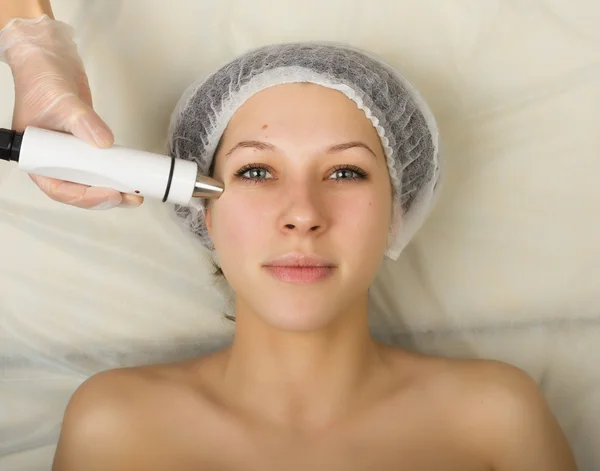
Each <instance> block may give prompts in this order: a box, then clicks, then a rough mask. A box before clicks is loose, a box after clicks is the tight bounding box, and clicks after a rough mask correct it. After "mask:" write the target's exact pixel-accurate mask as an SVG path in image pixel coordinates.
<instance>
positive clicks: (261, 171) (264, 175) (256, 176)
mask: <svg viewBox="0 0 600 471" xmlns="http://www.w3.org/2000/svg"><path fill="white" fill-rule="evenodd" d="M235 176H236V177H238V178H241V179H242V180H252V181H257V180H266V179H268V178H272V177H273V176H272V175H271V173H270V172H269V170H268V169H267V168H265V167H257V166H252V165H245V166H244V167H242V168H241V169H239V170H238V171H237V172H236V174H235Z"/></svg>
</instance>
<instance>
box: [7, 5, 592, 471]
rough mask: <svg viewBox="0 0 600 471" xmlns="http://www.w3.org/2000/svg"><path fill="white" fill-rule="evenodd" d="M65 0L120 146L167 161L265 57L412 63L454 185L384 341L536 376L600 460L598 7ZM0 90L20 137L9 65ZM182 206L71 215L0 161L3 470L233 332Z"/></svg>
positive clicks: (387, 295)
mask: <svg viewBox="0 0 600 471" xmlns="http://www.w3.org/2000/svg"><path fill="white" fill-rule="evenodd" d="M53 3H54V5H55V9H56V12H57V15H58V16H59V17H60V18H62V19H67V20H68V21H72V22H73V24H75V25H76V26H77V28H78V32H79V35H78V38H79V41H80V43H81V46H82V54H83V56H84V60H85V63H86V66H87V68H88V71H89V76H90V80H91V83H92V89H93V92H94V98H95V102H96V108H97V110H98V111H99V113H100V114H101V115H102V116H103V117H104V118H105V119H106V121H107V122H108V123H109V124H110V125H111V127H112V128H113V130H114V131H115V134H116V136H117V142H118V143H119V144H123V145H129V146H134V147H139V148H142V149H147V150H153V151H160V150H161V149H162V146H163V143H164V141H165V138H166V129H167V124H168V120H169V116H170V112H171V110H172V109H173V107H174V105H175V102H176V101H177V99H178V97H179V95H180V94H181V92H182V91H183V89H184V88H185V87H186V86H187V85H188V84H189V83H190V82H192V81H193V80H194V79H196V78H198V77H199V76H201V75H203V74H204V73H206V72H207V71H210V70H212V69H214V68H215V67H217V66H218V65H220V64H221V63H222V62H223V61H225V60H228V59H230V58H232V57H233V56H234V55H236V54H239V53H241V52H243V51H245V50H246V49H248V48H250V47H254V46H258V45H262V44H265V43H270V42H277V41H286V40H301V39H334V40H342V41H347V42H349V43H352V44H355V45H357V46H360V47H363V48H369V49H371V50H373V51H374V52H375V53H378V54H380V55H382V56H384V57H385V58H386V59H387V60H388V61H390V62H392V63H394V64H395V65H397V66H398V67H400V68H401V69H402V71H403V72H404V73H405V74H406V75H407V77H408V78H409V79H411V80H412V81H413V82H414V83H415V84H416V85H417V86H418V87H419V89H420V90H421V91H422V93H423V95H424V96H425V97H426V99H427V100H428V101H429V103H430V105H431V107H432V109H433V111H434V113H435V114H436V116H437V117H438V120H439V122H440V127H441V133H442V138H443V140H444V148H445V153H446V169H447V175H446V184H445V187H444V191H443V194H442V196H441V201H440V204H439V205H438V207H437V208H436V210H435V212H434V214H433V215H432V217H431V219H430V220H429V222H428V223H427V224H426V226H425V227H424V228H423V230H422V231H421V232H420V233H419V234H418V237H417V239H416V240H415V242H414V243H413V244H412V245H411V246H410V247H409V248H408V249H407V250H406V251H405V253H404V254H403V256H402V257H401V259H400V260H399V261H398V262H396V263H393V264H392V263H389V264H386V265H385V266H384V267H383V269H382V273H381V275H380V277H379V278H378V281H377V284H376V286H375V288H374V291H373V293H374V296H373V303H372V304H373V306H372V307H373V314H374V316H373V328H374V330H375V331H376V332H377V333H378V335H379V336H380V337H382V338H385V339H387V340H389V341H394V342H397V343H399V344H401V345H405V346H407V347H410V348H418V349H420V350H422V351H427V352H432V353H441V354H445V355H454V356H478V357H486V358H497V359H501V360H505V361H508V362H510V363H513V364H516V365H518V366H520V367H522V368H524V369H525V370H527V371H528V372H529V373H530V374H531V375H532V376H533V377H534V378H535V379H536V380H537V381H538V382H539V383H540V385H541V386H542V388H543V390H544V392H545V393H546V395H547V397H548V399H549V401H550V403H551V405H552V407H553V409H554V410H555V412H556V414H557V416H558V417H559V420H560V421H561V423H562V425H563V427H564V428H565V430H566V432H567V434H568V436H569V439H570V440H571V443H572V445H573V447H574V449H575V452H576V454H577V458H578V461H579V465H580V469H582V470H583V471H595V470H597V469H599V468H600V450H599V448H598V446H597V444H598V443H600V369H599V368H598V360H597V359H598V358H599V357H600V347H599V346H598V342H599V341H600V289H599V288H600V237H599V236H600V187H599V186H598V181H599V178H600V132H599V126H600V125H599V123H600V106H599V105H600V28H598V24H599V23H600V3H599V2H597V1H596V0H579V1H577V2H573V1H571V0H538V1H528V0H522V1H517V0H513V1H510V0H505V1H493V0H446V1H444V2H441V1H437V0H418V1H417V0H408V1H402V2H399V1H396V0H380V1H379V2H371V1H367V0H327V1H323V0H303V1H301V2H299V1H297V0H296V1H291V0H281V1H278V2H271V1H269V0H253V1H243V0H226V1H225V0H202V1H199V0H194V1H192V0H187V1H186V0H171V1H169V2H165V1H158V0H127V1H126V2H125V1H123V2H119V1H113V0H110V1H104V2H100V1H98V2H89V1H88V2H85V1H69V0H63V1H55V2H53ZM81 7H85V9H84V10H80V8H81ZM82 12H83V13H82ZM0 90H2V92H1V93H0V110H1V113H0V125H2V126H5V127H7V126H9V125H10V116H11V109H12V94H11V90H12V81H11V76H10V72H9V70H8V69H7V67H1V68H0ZM168 209H169V208H167V207H165V206H162V205H160V204H145V205H144V206H143V207H142V208H141V209H138V210H113V211H109V212H104V213H99V212H86V211H81V210H77V209H74V208H70V207H67V206H61V205H58V204H56V203H54V202H52V201H50V200H49V199H48V198H46V197H45V196H44V195H42V194H41V193H40V192H39V191H38V190H37V188H36V187H34V185H33V184H32V183H31V182H30V181H29V179H28V177H27V176H26V175H22V174H19V173H18V172H17V171H16V170H15V169H14V167H12V166H11V165H9V164H0V404H1V406H0V469H1V470H2V471H13V470H27V471H34V470H47V469H49V467H50V460H51V456H52V451H53V446H54V444H55V441H56V437H57V432H58V427H59V425H60V420H61V416H62V412H63V410H64V406H65V404H66V402H67V400H68V398H69V396H70V395H71V394H72V392H73V391H74V389H75V388H76V387H77V385H78V384H79V383H80V382H81V381H83V380H84V379H85V378H86V377H88V376H89V375H90V374H93V373H94V372H96V371H99V370H101V369H105V368H111V367H115V366H120V365H124V364H135V363H145V362H152V361H163V360H170V359H172V358H181V357H185V356H187V355H192V354H197V353H200V352H203V351H207V350H209V349H211V348H215V347H216V346H218V345H220V344H222V343H223V342H226V341H227V340H228V338H229V335H230V333H231V329H230V326H229V324H228V323H227V322H226V321H224V320H223V318H222V314H221V311H222V310H223V309H224V307H225V306H224V303H223V299H222V298H221V297H220V295H219V292H218V291H217V290H215V289H213V288H212V287H211V286H210V278H209V276H208V263H207V260H206V257H205V255H206V254H205V252H204V249H202V248H201V247H200V246H199V244H198V243H197V242H196V241H195V240H193V239H192V238H191V237H190V236H188V235H187V234H185V233H183V232H182V231H181V230H180V229H179V228H178V227H177V225H176V224H175V223H174V221H173V220H172V218H171V216H170V213H169V210H168Z"/></svg>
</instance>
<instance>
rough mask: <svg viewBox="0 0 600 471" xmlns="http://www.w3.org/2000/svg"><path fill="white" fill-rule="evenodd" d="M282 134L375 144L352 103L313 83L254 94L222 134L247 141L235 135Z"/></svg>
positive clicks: (365, 120) (367, 124)
mask: <svg viewBox="0 0 600 471" xmlns="http://www.w3.org/2000/svg"><path fill="white" fill-rule="evenodd" d="M284 131H285V132H286V133H288V134H295V135H297V136H299V137H302V138H304V139H308V138H310V139H320V138H327V137H329V138H331V139H337V140H339V139H351V138H357V137H361V138H362V139H369V140H370V141H371V143H372V144H373V143H375V142H378V141H379V136H378V134H377V131H376V130H375V128H374V127H373V124H372V123H371V121H370V120H369V119H368V118H367V117H366V115H365V113H364V112H363V111H362V110H360V109H359V108H358V106H357V105H356V104H355V103H354V102H353V101H352V100H350V99H349V98H348V97H347V96H346V95H344V94H343V93H342V92H340V91H337V90H333V89H330V88H327V87H324V86H321V85H316V84H313V83H290V84H282V85H277V86H273V87H269V88H267V89H265V90H262V91H260V92H258V93H256V94H255V95H253V96H252V97H250V98H249V99H248V100H247V101H246V102H245V103H244V104H243V105H242V106H241V107H240V108H239V109H238V110H237V111H236V112H235V113H234V115H233V117H232V119H231V120H230V122H229V124H228V129H227V133H226V134H227V135H228V136H230V137H231V138H234V137H235V138H241V137H246V138H249V137H250V136H238V135H239V134H241V135H245V134H248V133H253V134H255V133H256V132H259V134H263V135H262V137H263V138H268V137H269V136H273V135H274V134H275V133H281V132H284ZM254 137H256V136H254Z"/></svg>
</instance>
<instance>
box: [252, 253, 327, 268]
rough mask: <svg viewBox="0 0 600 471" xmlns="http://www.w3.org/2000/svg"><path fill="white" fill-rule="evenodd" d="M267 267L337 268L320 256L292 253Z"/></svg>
mask: <svg viewBox="0 0 600 471" xmlns="http://www.w3.org/2000/svg"><path fill="white" fill-rule="evenodd" d="M264 266H265V267H335V263H333V262H331V261H329V260H327V259H325V258H323V257H320V256H318V255H309V254H305V253H301V252H291V253H287V254H285V255H282V256H280V257H277V258H274V259H272V260H270V261H268V262H267V263H265V264H264Z"/></svg>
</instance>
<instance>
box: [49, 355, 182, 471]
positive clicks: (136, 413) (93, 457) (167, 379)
mask: <svg viewBox="0 0 600 471" xmlns="http://www.w3.org/2000/svg"><path fill="white" fill-rule="evenodd" d="M180 376H181V366H179V365H177V364H174V365H164V366H162V365H161V366H152V367H135V368H122V369H115V370H109V371H104V372H101V373H99V374H96V375H94V376H92V377H91V378H89V379H88V380H86V381H85V382H84V383H83V384H82V385H81V386H80V387H79V388H78V389H77V390H76V391H75V393H74V394H73V396H72V397H71V400H70V401H69V404H68V406H67V409H66V411H65V415H64V419H63V424H62V429H61V434H60V438H59V442H58V446H57V450H56V454H55V459H54V464H53V471H71V470H73V471H75V470H79V469H87V470H88V471H95V470H96V469H98V471H100V470H105V469H112V470H115V471H118V470H121V469H134V466H133V464H134V462H135V464H136V466H140V464H141V462H143V461H144V459H145V458H146V457H149V454H147V453H145V452H144V453H135V452H134V450H143V449H151V442H152V441H153V437H152V434H153V430H154V429H156V428H157V427H156V425H155V424H159V423H160V420H161V418H160V414H161V411H164V410H165V409H167V408H166V407H165V405H166V404H168V403H169V402H171V403H172V402H173V401H174V402H177V399H178V396H183V395H185V394H186V388H185V387H184V386H182V385H183V383H182V381H179V377H180ZM162 413H163V414H164V412H162ZM142 467H143V466H142ZM135 469H138V468H137V467H136V468H135ZM145 469H149V467H145Z"/></svg>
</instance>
